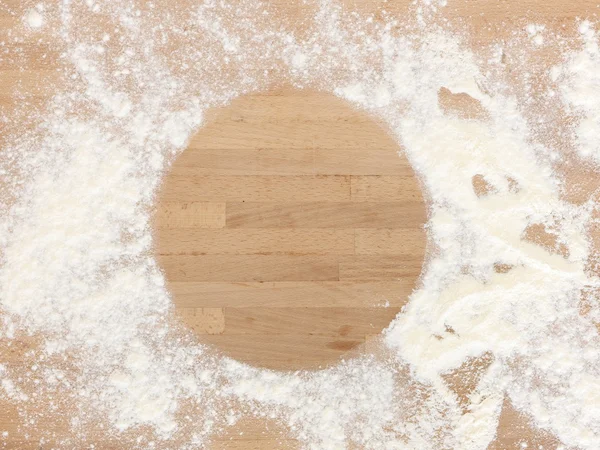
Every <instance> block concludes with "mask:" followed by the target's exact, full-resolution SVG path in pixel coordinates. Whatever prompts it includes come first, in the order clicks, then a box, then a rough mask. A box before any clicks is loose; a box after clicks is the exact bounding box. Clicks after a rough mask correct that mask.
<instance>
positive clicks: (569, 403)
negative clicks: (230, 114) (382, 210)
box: [0, 0, 600, 450]
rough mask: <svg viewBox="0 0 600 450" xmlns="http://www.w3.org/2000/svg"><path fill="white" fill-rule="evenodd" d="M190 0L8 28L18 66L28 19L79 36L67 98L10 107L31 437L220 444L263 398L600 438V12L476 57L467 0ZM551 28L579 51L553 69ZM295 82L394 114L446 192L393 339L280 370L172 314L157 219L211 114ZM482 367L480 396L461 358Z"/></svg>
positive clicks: (15, 251)
mask: <svg viewBox="0 0 600 450" xmlns="http://www.w3.org/2000/svg"><path fill="white" fill-rule="evenodd" d="M171 3H172V2H168V1H163V0H158V1H154V2H136V1H130V0H127V1H119V2H114V1H100V0H97V1H95V0H86V1H85V2H83V1H81V2H80V1H69V0H62V1H61V2H57V3H55V4H50V3H48V4H40V5H37V6H36V7H35V8H34V9H29V10H25V11H22V12H20V13H22V14H21V16H20V17H23V19H22V20H21V21H20V23H19V25H15V31H14V33H11V32H8V33H7V35H6V39H7V40H6V41H5V43H4V44H3V47H2V48H3V49H5V50H6V51H3V52H2V54H1V56H0V67H1V66H2V64H5V63H6V64H9V63H12V62H15V61H18V60H19V58H18V56H19V55H18V54H17V53H18V51H19V50H18V49H19V48H20V43H21V42H22V41H21V40H20V39H22V38H20V37H19V36H18V32H19V27H21V33H24V34H25V35H27V34H32V33H33V34H34V35H35V36H36V39H39V45H40V46H47V47H49V48H51V49H52V51H54V52H55V53H56V54H57V55H58V60H57V61H56V64H57V69H58V70H57V71H56V73H57V74H58V75H57V78H56V79H55V80H54V82H55V85H54V86H55V89H56V92H55V95H53V97H52V100H51V101H50V102H49V104H47V105H44V106H43V107H38V108H34V107H33V106H32V107H31V108H29V109H27V108H24V109H26V111H25V112H23V111H22V110H21V109H17V112H18V113H17V112H12V113H11V112H7V113H5V114H3V116H2V117H3V123H2V126H3V130H4V129H6V130H7V133H6V134H5V136H8V137H7V138H5V140H4V142H3V143H2V153H1V154H0V173H2V174H3V180H2V186H1V189H2V203H1V204H0V206H1V207H2V215H1V218H0V230H1V231H0V248H1V252H0V257H1V266H0V305H1V308H2V311H3V313H2V316H1V320H2V326H1V334H0V339H1V344H2V345H1V348H7V349H10V348H15V347H19V346H23V345H26V346H27V349H26V350H25V351H23V352H22V353H23V354H24V355H25V356H24V359H23V360H19V361H14V360H11V356H10V351H6V352H2V353H0V355H2V359H1V360H0V363H1V364H2V365H1V366H0V380H1V389H0V391H1V392H2V395H3V396H5V397H6V398H7V399H8V400H9V401H10V402H12V403H14V404H16V405H18V407H19V409H20V412H21V414H22V417H23V419H24V422H25V425H23V433H26V435H27V433H34V430H35V433H38V434H40V430H36V423H37V422H38V421H42V420H46V421H47V420H48V418H52V420H55V421H59V422H60V421H61V420H62V421H64V422H65V423H64V424H62V425H64V426H67V427H68V429H69V432H68V434H65V435H61V434H59V433H58V432H57V431H56V430H58V429H60V428H59V427H57V428H56V429H55V430H48V431H46V432H43V431H42V432H41V434H40V435H39V436H38V434H36V435H35V436H36V437H35V439H38V440H40V442H42V443H43V442H51V443H52V442H53V443H54V445H55V446H58V447H59V448H82V447H83V446H86V447H87V446H89V444H90V442H95V440H97V434H95V433H100V434H101V435H109V436H112V438H111V439H114V440H115V442H118V443H119V444H118V446H119V447H121V448H144V449H145V448H160V449H167V448H176V449H183V448H198V447H202V446H203V445H209V443H210V441H211V439H213V438H215V437H216V436H218V434H219V433H220V432H222V431H223V430H224V429H226V428H227V427H230V426H232V425H233V424H234V423H235V422H236V421H237V420H240V419H241V418H243V417H250V416H257V417H261V418H269V419H272V420H275V421H277V422H279V423H281V424H283V425H284V426H285V427H286V428H288V429H289V432H290V436H291V437H292V438H295V439H297V440H298V441H299V442H300V444H301V445H302V447H303V448H310V449H319V450H325V449H345V448H353V447H358V448H365V449H386V450H389V449H415V450H422V449H425V448H428V449H462V450H484V449H486V448H488V446H489V444H490V442H492V441H493V439H494V437H495V435H496V431H497V426H498V420H499V417H500V413H501V410H502V406H503V403H504V402H505V399H508V400H509V401H510V403H512V405H513V406H514V407H515V408H516V409H517V410H519V411H521V412H523V413H524V414H526V415H527V416H529V417H530V418H531V421H532V423H533V424H534V425H535V427H536V428H538V429H539V430H543V431H544V432H546V433H548V434H549V435H553V436H556V438H557V439H558V440H559V441H560V442H562V445H564V446H565V447H577V448H581V449H597V448H600V339H599V335H598V330H597V328H596V325H595V324H596V323H598V322H600V309H599V308H598V296H597V293H598V287H599V280H598V278H597V275H596V273H597V272H596V271H595V269H597V258H598V251H599V249H598V248H596V247H595V245H594V233H593V232H594V230H595V229H596V228H597V226H598V218H599V217H600V215H599V214H598V204H597V202H596V201H595V200H596V197H595V194H596V191H595V189H588V190H586V188H585V186H580V185H577V184H576V183H575V184H570V178H569V177H570V175H569V174H570V173H571V172H570V170H571V169H570V168H572V167H580V166H581V167H585V168H586V170H587V171H588V173H592V174H593V176H592V178H593V177H597V175H596V172H595V170H596V165H597V164H598V163H600V147H599V144H598V142H600V141H599V140H598V139H597V136H598V135H599V133H600V81H599V77H600V75H599V74H600V50H599V48H598V36H597V34H596V32H595V29H594V25H593V24H592V23H590V22H588V21H580V22H573V23H572V24H571V30H568V31H564V30H563V32H564V33H571V37H572V38H571V39H566V38H565V37H561V36H559V35H558V34H556V35H552V34H551V31H550V30H549V29H548V28H546V27H545V26H544V25H543V24H542V25H537V24H536V25H531V26H528V27H524V28H523V29H522V30H521V31H522V32H521V33H516V34H515V35H514V36H513V38H512V41H503V42H502V43H500V42H492V43H489V44H488V45H486V46H485V47H484V48H483V49H480V51H478V52H474V51H473V50H472V49H471V48H470V46H469V45H468V43H467V42H466V38H465V37H464V36H466V34H465V33H458V32H457V31H456V30H454V31H453V29H452V27H451V26H450V25H449V24H448V23H447V22H445V21H444V20H441V19H440V17H443V10H444V7H445V2H435V1H431V0H429V1H423V2H418V3H416V4H415V5H413V7H412V10H411V12H410V14H408V15H406V14H400V13H398V14H394V13H391V12H387V13H386V12H381V11H380V12H378V14H377V15H371V14H359V13H355V12H349V11H346V10H344V9H343V8H342V7H341V6H339V5H337V4H336V3H333V2H331V1H329V0H314V1H307V2H306V3H304V4H302V5H301V6H302V7H301V8H300V6H298V5H296V6H298V8H297V9H298V10H300V11H298V10H294V12H293V13H291V12H290V11H291V10H293V9H294V8H293V7H290V11H287V10H286V7H285V6H282V5H278V6H277V5H271V4H270V3H271V2H267V3H265V4H262V3H259V2H257V1H251V0H246V1H242V2H236V4H235V5H233V4H230V3H229V2H223V1H217V0H206V1H204V2H202V3H201V4H198V3H197V2H186V1H182V2H178V7H177V8H173V7H172V5H171ZM298 14H301V17H302V18H303V20H302V26H301V27H299V26H297V25H295V24H294V20H297V17H298ZM300 28H301V29H300ZM36 33H37V35H36ZM42 34H44V37H43V38H42ZM573 36H575V37H574V38H573ZM546 46H553V48H555V49H559V50H560V51H559V52H558V53H559V54H558V55H554V61H553V62H552V64H545V65H544V64H536V63H535V61H536V59H535V58H536V52H537V51H538V50H539V49H544V48H548V47H546ZM11 48H14V50H12V51H13V52H14V54H11V50H10V49H11ZM511 58H513V60H512V64H511ZM538 62H539V61H538ZM524 63H527V64H524ZM284 82H285V83H291V84H293V85H294V86H296V87H298V88H312V89H319V90H322V91H325V92H333V93H334V94H336V95H338V96H340V97H342V98H344V99H346V100H348V101H349V102H351V103H352V104H354V105H355V106H356V107H357V108H362V109H365V110H367V111H369V112H370V113H371V114H372V115H373V116H374V117H377V118H379V119H381V120H383V121H384V122H385V123H386V124H387V126H388V127H389V130H390V133H392V134H393V136H394V137H395V138H396V139H397V140H398V142H399V144H400V145H401V146H402V148H403V149H404V151H405V152H406V155H407V156H408V158H409V160H410V162H411V164H412V165H413V167H414V169H415V172H416V173H417V174H418V175H419V177H420V178H421V180H422V183H423V187H424V190H425V192H426V195H427V196H428V198H429V207H430V218H429V222H428V224H427V228H428V233H429V237H430V241H431V245H430V249H429V250H430V251H429V253H430V259H429V261H428V262H427V263H426V266H425V268H424V272H423V275H422V286H421V287H419V288H418V289H417V290H416V291H415V292H414V293H413V295H412V296H411V298H410V302H409V304H408V306H407V307H406V308H405V310H404V311H403V312H402V313H401V314H400V315H399V316H398V317H397V318H396V320H394V322H392V323H391V324H390V327H389V329H388V330H386V332H385V336H384V337H385V345H386V347H387V350H388V353H389V354H388V355H386V356H385V357H381V355H380V356H375V355H365V356H361V357H357V358H356V359H352V360H348V361H345V362H343V363H340V364H339V365H337V366H336V367H333V368H330V369H326V370H323V371H320V372H298V373H293V374H292V373H290V374H288V373H275V372H270V371H266V370H260V369H255V368H251V367H247V366H244V365H242V364H240V363H238V362H235V361H232V360H230V359H227V358H224V357H222V356H220V355H218V354H217V353H216V352H215V351H214V350H213V349H211V348H209V347H207V346H204V345H202V344H201V343H198V342H197V340H196V338H195V337H194V336H192V335H191V334H190V333H189V332H188V331H187V330H185V329H184V328H183V325H180V324H178V323H177V322H176V321H175V320H174V319H173V307H172V304H171V300H170V296H169V292H168V290H167V288H166V286H165V280H164V277H163V275H162V273H161V271H160V267H158V266H157V263H156V261H155V260H154V258H153V256H152V248H153V247H152V246H153V242H152V238H151V229H150V225H149V223H150V217H151V212H152V205H153V201H154V196H155V193H156V190H157V188H158V186H159V184H160V182H161V177H162V176H163V175H164V174H165V172H166V171H168V168H169V164H170V163H171V162H172V161H173V159H174V158H175V157H176V156H177V155H178V153H180V152H181V151H183V150H184V149H185V147H186V143H187V142H188V140H189V139H190V137H191V136H192V135H193V133H194V132H195V131H196V130H197V129H198V128H199V127H201V126H202V118H203V115H204V114H205V112H206V111H207V110H208V109H210V108H213V107H216V106H222V105H226V104H227V103H228V102H230V101H231V100H232V99H234V98H236V97H238V96H240V95H244V94H248V93H252V92H258V91H263V90H266V89H269V88H271V87H273V86H276V85H278V84H281V83H284ZM444 95H445V96H446V97H448V98H450V99H452V98H467V99H469V101H470V102H471V103H472V104H474V105H475V106H476V108H475V109H476V110H477V111H478V112H477V113H476V114H474V115H472V116H471V117H464V115H461V114H460V111H458V110H454V109H452V107H448V106H447V105H446V104H445V103H444V101H442V100H443V96H444ZM24 121H27V123H33V124H35V126H34V127H31V128H30V129H28V131H21V130H22V127H20V126H18V124H20V123H24ZM10 130H12V131H11V132H10V133H8V132H9V131H10ZM15 130H16V131H15ZM474 177H479V179H482V180H484V183H485V186H486V189H485V192H480V191H478V190H477V189H474V182H473V180H474ZM586 181H587V180H586ZM532 230H538V231H539V233H538V234H540V233H541V234H542V235H544V236H545V237H546V239H547V240H548V239H549V240H550V241H551V244H552V245H542V244H541V243H540V242H536V241H535V239H533V238H530V237H531V236H532V233H533V231H532ZM540 230H541V231H540ZM533 234H535V233H533ZM11 346H12V347H11ZM469 364H472V366H473V369H472V376H473V378H474V380H475V384H474V386H473V387H472V389H470V391H469V392H467V393H466V394H465V395H462V396H461V395H458V394H457V392H456V391H455V390H454V389H453V388H452V386H451V384H450V383H449V382H448V379H449V378H448V377H449V376H450V375H451V374H452V373H453V372H454V371H457V370H459V369H460V368H461V367H464V366H465V365H469ZM45 423H47V422H45ZM32 439H33V437H32ZM523 444H524V445H526V444H527V443H526V442H524V443H523Z"/></svg>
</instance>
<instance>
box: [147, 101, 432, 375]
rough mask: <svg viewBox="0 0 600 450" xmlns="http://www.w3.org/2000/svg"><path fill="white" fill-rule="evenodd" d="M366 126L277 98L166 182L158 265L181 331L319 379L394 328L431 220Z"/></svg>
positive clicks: (393, 147) (248, 112) (214, 138)
mask: <svg viewBox="0 0 600 450" xmlns="http://www.w3.org/2000/svg"><path fill="white" fill-rule="evenodd" d="M399 150H400V149H399V147H398V144H397V143H396V142H394V141H393V140H392V139H391V138H390V137H389V135H388V134H387V132H386V130H384V129H383V128H381V127H380V126H379V125H378V124H377V123H376V122H375V121H373V119H371V118H370V117H368V116H367V115H366V114H364V113H361V112H359V111H356V110H354V109H352V108H351V107H350V106H348V105H347V104H345V103H344V102H343V101H341V100H339V99H337V98H335V97H333V96H330V95H326V94H323V93H319V92H307V91H294V90H280V91H277V92H270V93H266V94H261V95H253V96H247V97H243V98H240V99H238V100H236V101H234V102H233V104H231V105H230V106H228V107H226V108H223V109H221V110H217V111H213V112H212V114H211V115H210V116H209V118H208V121H207V124H206V125H205V126H204V127H203V128H202V129H201V130H200V131H199V132H198V133H197V134H196V136H195V137H194V138H193V140H192V141H191V143H190V144H189V147H188V149H187V150H185V152H183V153H182V154H181V155H180V156H179V157H178V158H177V160H176V161H175V162H174V164H173V166H172V167H171V169H170V170H169V172H168V174H167V175H166V177H165V179H164V181H163V185H162V187H161V189H160V191H159V196H158V200H157V211H156V214H155V221H154V229H155V240H156V254H157V255H158V260H159V263H160V264H161V267H162V268H163V270H164V272H165V275H166V277H167V280H168V281H169V286H170V289H171V292H172V294H173V300H174V302H175V305H176V307H177V308H178V309H179V310H180V313H181V317H182V318H183V320H184V321H185V322H186V323H188V324H189V326H190V327H192V328H193V329H194V330H195V331H196V333H198V334H199V335H200V341H202V342H209V343H212V344H214V345H216V346H217V347H218V348H219V349H220V350H222V351H223V352H224V353H225V354H227V355H230V356H232V357H234V358H236V359H238V360H241V361H244V362H248V363H250V364H254V365H257V366H261V367H268V368H272V369H283V370H285V369H301V368H317V367H323V366H325V365H328V364H330V363H332V362H335V361H336V360H338V359H339V358H340V357H341V356H343V355H344V354H345V353H346V352H347V351H348V350H351V349H354V348H355V347H357V346H359V345H360V344H363V343H364V342H365V339H366V336H368V335H376V334H378V333H380V332H381V330H382V329H383V328H385V327H386V326H387V325H388V324H389V323H390V321H391V320H392V319H393V318H394V316H395V315H396V314H397V313H398V311H399V308H400V307H401V306H402V305H403V304H404V303H405V302H406V300H407V298H408V295H409V294H410V292H411V290H412V289H413V287H414V286H415V284H416V282H417V278H418V276H419V274H420V271H421V267H422V263H423V259H424V255H425V243H426V236H425V231H424V229H423V225H424V223H425V220H426V208H425V204H424V202H423V198H422V194H421V190H420V187H419V184H418V180H417V179H416V178H415V176H414V174H413V172H412V169H411V167H410V164H409V162H408V161H407V159H406V158H405V157H404V156H403V155H399Z"/></svg>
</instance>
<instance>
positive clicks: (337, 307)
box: [0, 0, 598, 450]
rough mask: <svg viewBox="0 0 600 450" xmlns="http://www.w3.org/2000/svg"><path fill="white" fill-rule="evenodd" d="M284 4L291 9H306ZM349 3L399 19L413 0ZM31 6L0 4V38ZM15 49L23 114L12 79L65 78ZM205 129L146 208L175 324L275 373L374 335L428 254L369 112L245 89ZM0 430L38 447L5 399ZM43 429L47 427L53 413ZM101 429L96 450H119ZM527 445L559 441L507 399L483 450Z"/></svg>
mask: <svg viewBox="0 0 600 450" xmlns="http://www.w3.org/2000/svg"><path fill="white" fill-rule="evenodd" d="M174 3H176V2H174ZM277 3H278V4H279V7H280V8H281V9H282V11H284V12H285V13H286V14H291V15H293V14H294V11H295V9H298V8H300V6H298V5H299V4H300V2H294V1H287V0H285V1H280V0H278V1H277ZM342 3H345V4H347V5H350V6H351V7H353V8H356V9H358V10H359V11H374V10H376V9H377V8H379V7H381V6H382V5H384V6H385V8H386V9H388V10H389V11H391V12H392V13H395V14H402V13H403V12H404V11H406V10H407V9H408V8H409V4H410V3H411V1H409V0H390V1H387V2H384V1H382V0H360V1H358V0H346V1H344V2H342ZM33 4H34V2H29V3H27V2H23V1H22V0H4V1H1V0H0V31H1V30H2V29H8V27H11V26H14V25H15V24H17V23H18V21H19V20H20V19H19V18H20V17H21V15H20V14H21V13H22V11H23V10H24V9H25V8H26V7H30V6H32V5H33ZM597 11H598V2H597V1H595V0H579V1H574V2H573V1H565V0H548V1H540V0H500V1H495V0H493V1H491V0H455V1H453V0H451V1H449V6H448V7H447V8H446V12H445V13H444V14H445V15H447V16H448V17H449V18H450V19H451V20H457V19H464V20H465V22H466V23H467V24H468V25H469V27H470V28H471V29H472V31H473V34H472V41H473V42H475V43H487V42H489V41H490V39H493V38H497V37H498V36H499V35H501V34H502V33H506V34H507V35H508V34H510V33H511V32H512V31H513V30H515V29H517V28H519V27H522V25H523V21H522V18H523V17H524V16H526V15H528V16H532V17H534V18H539V19H540V20H541V21H544V22H549V23H550V24H556V25H560V24H562V23H572V22H570V21H573V20H574V19H575V18H576V17H578V16H579V17H588V16H592V15H593V14H596V13H597ZM497 27H499V28H497ZM19 47H20V49H21V50H20V51H21V57H19V58H17V59H2V60H0V103H2V105H4V106H6V105H15V104H18V103H20V104H19V106H20V107H27V103H26V102H23V101H20V102H15V101H13V99H12V97H11V95H12V93H13V88H15V87H17V86H19V87H20V89H21V91H23V92H27V93H29V94H31V95H32V98H31V99H29V100H28V101H32V102H36V101H41V100H43V99H44V98H47V95H48V93H51V91H52V89H51V83H53V82H54V81H55V80H56V78H57V77H58V75H57V73H56V71H55V69H56V68H57V66H58V64H57V63H56V61H57V57H58V55H57V53H56V52H54V51H53V50H52V49H50V48H47V46H46V45H45V44H40V45H38V44H36V43H35V41H34V40H32V41H31V42H24V43H20V44H19ZM43 54H45V55H47V57H46V58H43V59H42V58H41V57H40V56H41V55H43ZM23 64H24V66H23V67H24V70H21V66H22V65H23ZM440 102H441V103H442V104H444V102H445V100H444V99H443V98H441V99H440ZM208 123H209V124H208V126H207V127H206V128H203V129H202V130H201V131H200V133H199V134H198V135H197V136H196V137H195V138H194V140H193V142H192V143H191V145H190V148H189V149H188V150H186V151H185V152H184V153H183V154H182V155H181V157H180V158H179V159H178V160H177V161H176V162H175V165H174V167H173V168H172V170H171V171H170V172H169V175H168V178H167V179H166V180H165V184H164V186H163V189H162V190H161V194H160V198H159V203H158V205H157V213H156V216H155V227H156V228H155V229H156V238H157V249H156V251H157V254H158V255H159V256H158V257H159V260H160V262H161V265H162V267H163V268H164V270H165V273H166V275H167V277H168V279H169V287H170V290H171V292H172V294H173V298H174V302H175V303H176V305H177V308H178V310H179V312H180V314H181V317H182V320H184V321H185V322H186V323H188V324H189V326H190V327H191V328H192V329H193V330H194V331H195V332H196V334H198V336H199V339H200V340H203V341H205V342H212V343H214V344H215V345H217V346H218V347H219V348H220V349H222V350H223V351H224V352H225V353H227V354H230V355H232V356H234V357H236V358H238V359H240V360H245V361H248V362H251V363H254V364H258V365H263V366H267V367H276V368H298V367H311V366H313V367H314V366H318V365H321V364H326V363H329V362H332V361H335V360H336V358H338V357H340V356H341V355H344V354H347V351H348V350H349V349H352V348H354V347H355V346H357V345H360V344H361V343H363V342H365V340H366V339H367V338H368V337H370V336H373V335H375V334H377V333H378V332H379V331H380V330H381V328H383V327H385V326H386V325H387V324H388V323H389V321H390V320H391V319H392V318H393V317H394V315H395V314H396V312H397V311H398V310H399V308H400V307H401V306H402V305H403V304H404V302H405V301H406V298H407V296H408V295H409V294H410V292H411V290H412V289H413V287H414V285H415V282H416V279H417V276H418V274H419V271H420V268H421V262H422V258H423V255H424V248H423V245H424V242H425V241H424V237H423V234H422V231H421V228H420V227H421V224H422V223H423V220H424V205H423V203H422V200H421V198H420V196H421V193H420V190H419V189H418V185H417V184H416V182H415V180H414V178H413V175H412V172H411V170H410V167H409V166H408V165H407V164H406V161H405V160H404V159H403V158H401V157H397V156H396V152H397V151H398V150H399V149H398V147H397V145H396V144H395V143H394V142H393V141H392V140H391V139H389V138H388V137H386V135H385V133H384V132H383V131H382V130H381V128H379V127H378V125H377V124H376V123H374V122H373V121H372V120H371V119H370V118H368V117H366V116H365V115H364V114H361V113H358V112H356V111H353V110H352V109H351V108H349V107H348V106H347V105H345V104H344V103H343V102H340V101H338V100H334V99H332V98H331V97H327V96H321V95H318V94H316V93H310V92H302V93H300V92H297V91H278V92H276V93H268V94H265V95H257V96H252V97H245V98H242V99H239V100H238V101H236V102H235V103H234V104H233V105H231V106H230V107H228V108H225V109H223V110H220V111H214V112H213V114H212V115H211V117H210V118H209V121H208ZM1 139H2V136H1V135H0V141H1ZM572 178H573V180H574V182H577V181H578V180H579V179H581V178H583V179H584V180H589V179H590V176H588V175H585V176H583V177H581V176H579V175H578V173H575V174H574V175H572ZM411 233H412V234H411ZM404 243H408V244H407V245H404ZM388 301H389V307H387V308H384V307H381V305H385V304H386V302H388ZM376 305H379V306H376ZM367 340H368V339H367ZM21 344H22V345H21ZM15 347H16V348H11V349H2V350H3V351H4V352H5V353H6V354H7V355H9V357H15V358H16V357H18V356H15V355H19V354H22V353H24V352H25V351H26V350H27V345H26V343H19V345H17V346H15ZM21 347H22V348H21ZM463 381H464V380H463ZM458 384H459V385H460V383H458ZM463 388H464V387H463ZM0 425H1V430H7V431H9V432H10V434H9V438H8V439H6V440H4V441H3V444H4V446H5V448H8V449H28V450H29V449H39V448H43V447H40V446H39V443H38V441H37V440H36V438H35V436H31V438H30V439H28V438H26V437H25V436H23V435H21V434H19V432H18V430H17V427H18V416H17V414H16V412H15V411H14V409H13V408H11V407H10V405H0ZM38 426H39V428H40V429H48V428H52V420H48V421H43V422H40V423H39V424H38ZM229 431H230V433H229V434H228V435H226V436H222V437H219V438H218V440H217V441H216V442H215V444H214V445H213V447H212V448H215V449H225V448H227V449H240V450H241V449H261V450H270V449H290V448H295V447H296V443H295V442H294V441H293V440H290V439H288V438H287V436H286V434H285V430H282V429H281V428H278V427H277V426H276V425H275V424H266V423H265V422H263V421H248V422H242V423H240V424H238V425H236V426H234V427H232V429H231V430H229ZM95 435H96V436H98V438H97V439H96V440H95V441H94V442H93V443H90V444H94V445H95V448H96V449H98V450H104V449H121V448H122V447H120V446H119V445H118V444H115V443H114V441H112V440H111V439H110V438H108V437H106V436H104V433H103V432H102V431H99V432H98V433H96V434H95ZM524 440H525V441H527V442H528V445H529V446H528V448H534V449H537V448H544V449H545V450H547V449H555V448H556V447H557V442H556V441H555V440H554V439H553V438H552V437H551V436H547V435H545V434H543V433H541V434H540V433H539V432H536V431H535V430H533V429H532V428H531V427H530V425H529V424H528V421H527V418H526V417H524V416H522V415H520V414H519V413H517V412H515V411H514V410H513V409H512V408H511V406H510V404H509V403H508V402H506V403H505V406H504V410H503V414H502V417H501V421H500V428H499V432H498V437H497V439H496V440H495V441H494V442H493V443H492V444H491V446H490V447H489V449H488V450H517V449H521V448H522V447H521V445H520V444H521V442H523V441H524ZM539 446H543V447H539Z"/></svg>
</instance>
